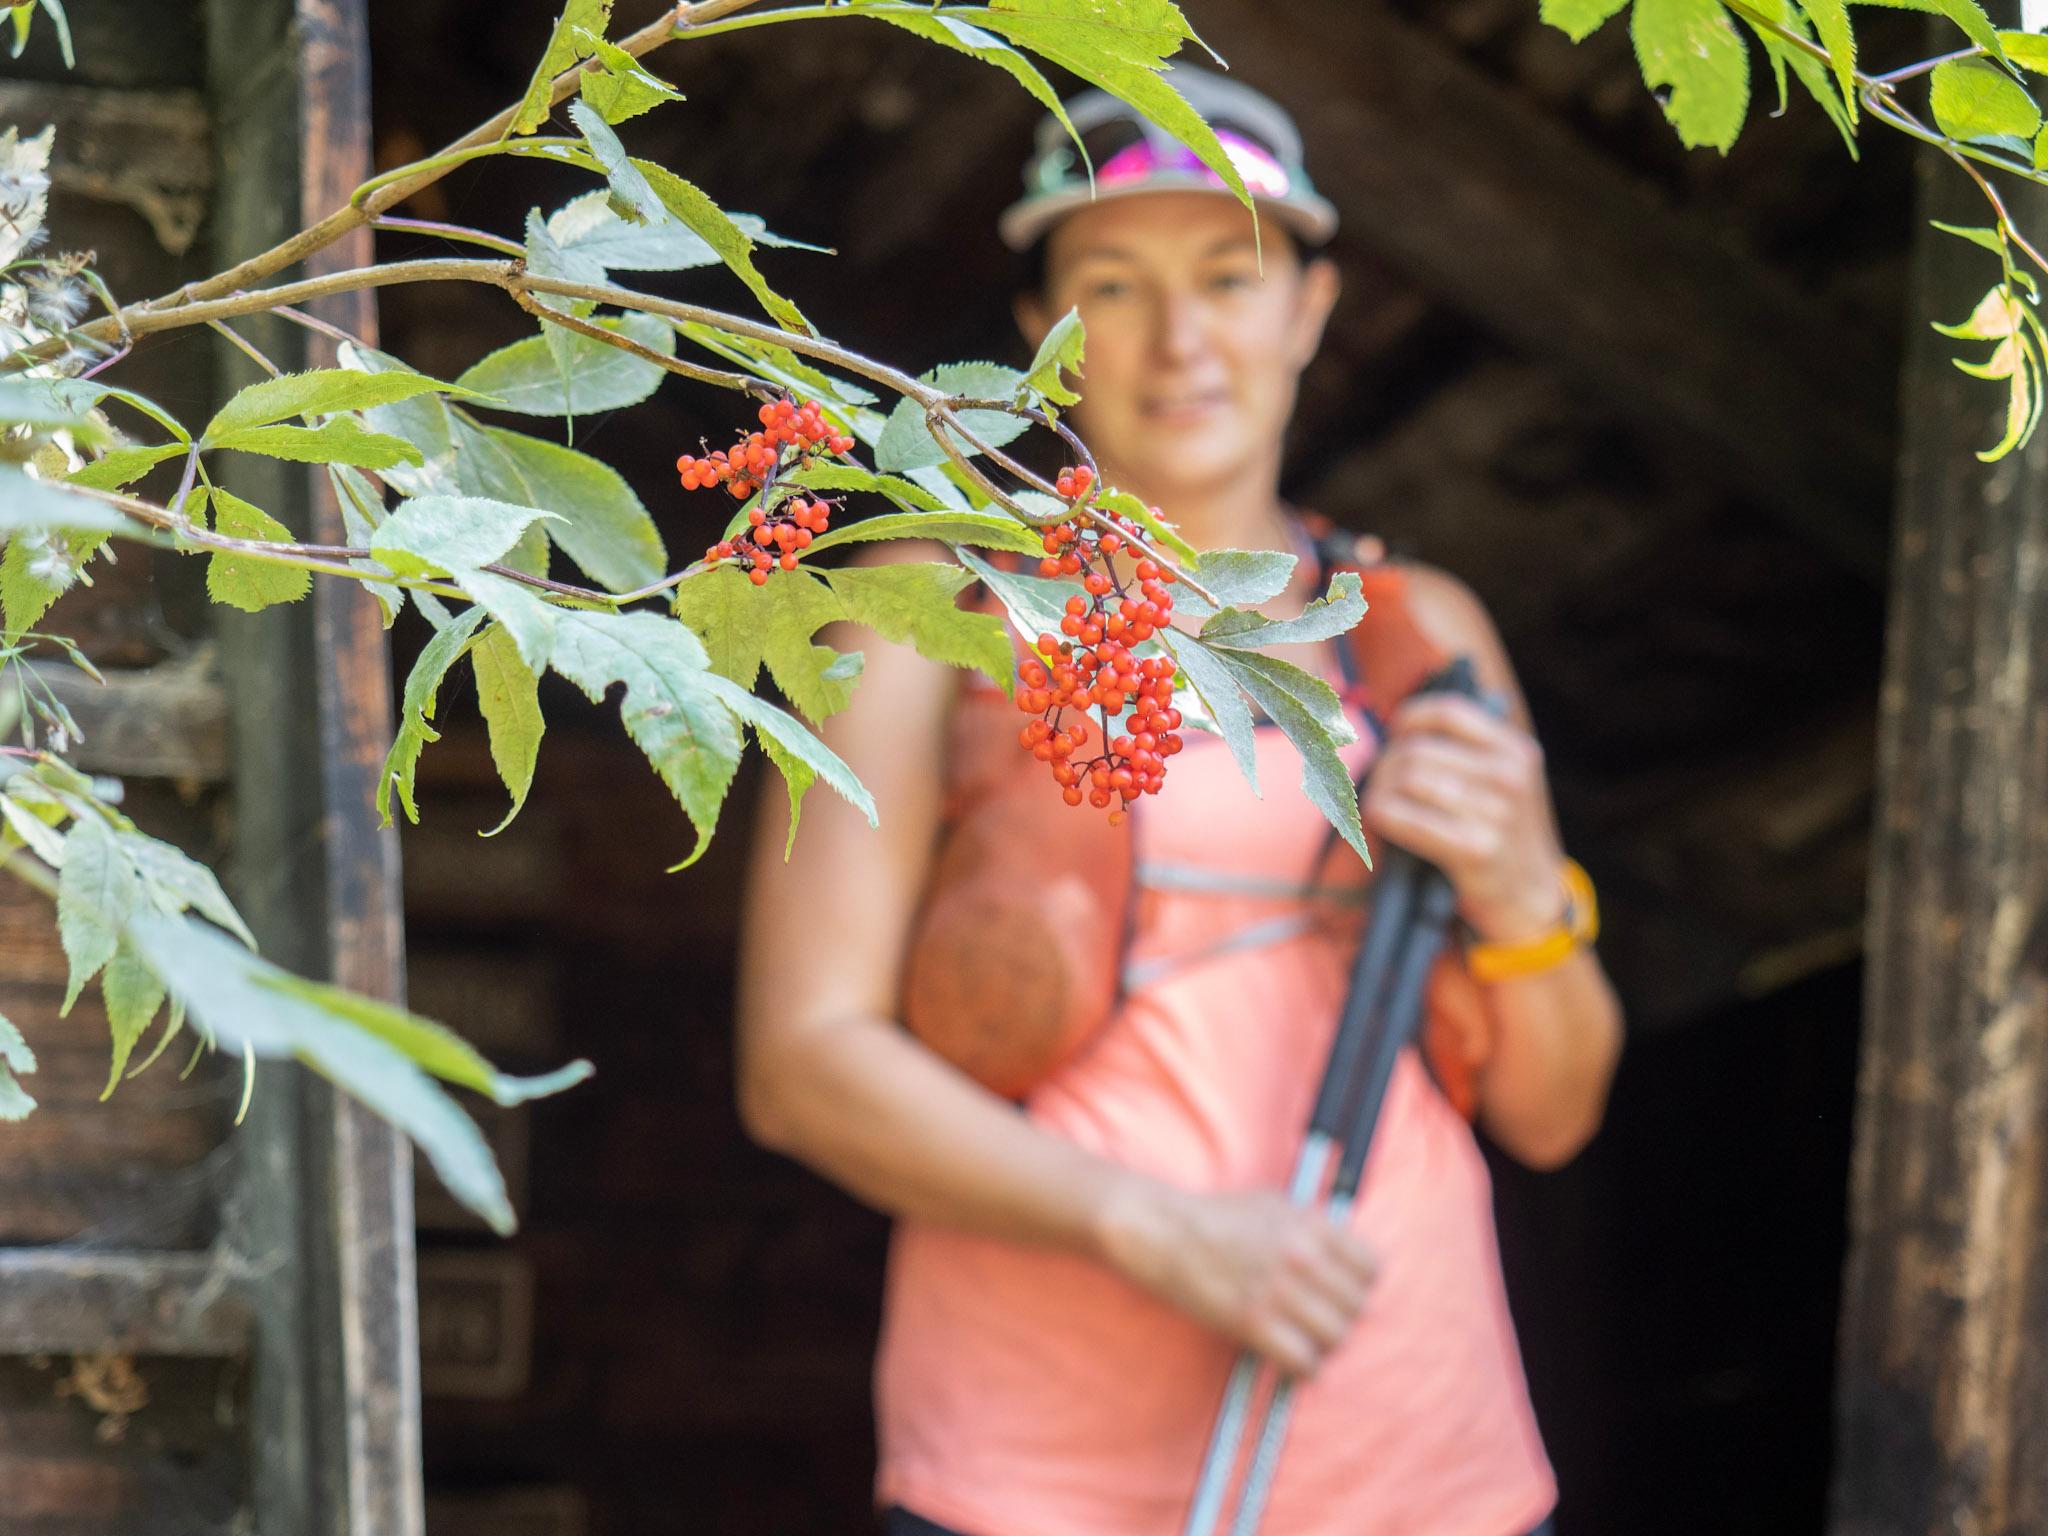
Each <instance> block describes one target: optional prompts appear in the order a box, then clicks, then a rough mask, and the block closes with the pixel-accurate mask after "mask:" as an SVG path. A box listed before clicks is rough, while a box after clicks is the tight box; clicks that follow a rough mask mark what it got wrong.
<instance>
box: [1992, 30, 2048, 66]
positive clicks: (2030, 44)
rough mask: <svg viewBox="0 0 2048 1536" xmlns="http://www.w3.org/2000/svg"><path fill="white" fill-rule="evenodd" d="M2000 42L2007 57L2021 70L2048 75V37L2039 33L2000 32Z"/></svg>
mask: <svg viewBox="0 0 2048 1536" xmlns="http://www.w3.org/2000/svg"><path fill="white" fill-rule="evenodd" d="M1998 41H1999V44H2000V45H2001V46H2002V47H2003V48H2004V49H2005V56H2006V57H2007V58H2008V59H2010V60H2011V61H2012V62H2013V63H2015V64H2017V65H2019V67H2020V68H2021V69H2030V70H2032V71H2033V72H2034V73H2035V74H2037V75H2041V74H2048V37H2043V36H2042V35H2041V34H2040V33H2038V32H2000V33H1999V34H1998Z"/></svg>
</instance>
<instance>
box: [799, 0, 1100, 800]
mask: <svg viewBox="0 0 2048 1536" xmlns="http://www.w3.org/2000/svg"><path fill="white" fill-rule="evenodd" d="M849 14H855V13H853V12H849ZM867 14H869V15H871V16H873V17H874V18H875V19H876V20H878V21H886V22H888V23H889V24H890V25H891V26H894V27H901V28H902V29H903V30H904V31H906V32H914V33H916V34H917V35H918V36H919V37H921V38H924V39H925V40H926V41H927V42H933V43H937V44H939V46H941V47H942V48H951V49H952V50H953V51H954V52H955V53H964V54H966V55H967V56H968V57H969V58H971V59H979V60H981V62H982V63H984V64H989V65H992V66H994V67H995V68H997V69H1000V70H1001V71H1002V72H1003V73H1004V74H1006V75H1008V76H1009V77H1010V78H1011V79H1013V80H1015V81H1016V82H1017V83H1018V84H1019V85H1021V86H1023V87H1024V89H1025V90H1026V91H1028V92H1029V93H1030V94H1031V96H1032V98H1033V99H1034V100H1035V101H1037V103H1038V104H1039V105H1040V106H1042V107H1044V108H1045V110H1046V111H1048V112H1050V113H1051V114H1052V115H1053V116H1054V117H1056V118H1058V119H1059V124H1060V126H1061V127H1062V128H1064V129H1066V130H1067V137H1068V138H1070V139H1072V140H1073V141H1074V147H1075V149H1076V150H1078V151H1079V152H1080V154H1081V156H1082V158H1083V159H1084V160H1085V159H1086V157H1087V153H1088V152H1087V150H1086V149H1085V148H1083V147H1082V145H1081V135H1080V134H1078V133H1076V132H1075V131H1074V124H1073V122H1072V120H1070V119H1069V118H1068V116H1067V107H1066V103H1065V102H1063V101H1061V100H1060V98H1059V92H1057V91H1055V90H1054V89H1053V88H1052V86H1051V84H1050V83H1049V82H1048V81H1047V80H1046V78H1045V76H1044V75H1042V74H1040V73H1039V71H1038V67H1037V66H1036V65H1035V64H1033V63H1032V62H1031V61H1030V60H1029V59H1028V58H1026V57H1025V56H1024V55H1023V54H1021V53H1019V52H1018V51H1017V50H1016V49H1014V48H1012V47H1011V46H1010V45H1009V44H1008V43H1006V42H1004V41H1003V40H1002V39H1001V38H1000V37H997V36H996V35H995V34H994V33H993V32H985V31H983V30H982V29H981V28H980V27H976V26H970V25H969V24H968V23H966V22H964V21H961V20H959V19H958V18H957V17H953V16H948V15H947V14H946V13H945V12H944V11H942V10H931V9H920V8H916V7H912V6H901V7H879V8H877V9H875V10H873V11H870V12H868V13H867ZM792 821H794V817H792ZM794 834H795V828H794V826H792V828H791V835H792V836H794Z"/></svg>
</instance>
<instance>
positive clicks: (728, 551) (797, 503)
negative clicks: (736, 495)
mask: <svg viewBox="0 0 2048 1536" xmlns="http://www.w3.org/2000/svg"><path fill="white" fill-rule="evenodd" d="M747 522H748V523H749V524H750V525H751V526H752V532H750V533H743V534H741V535H740V536H739V537H738V538H736V539H721V540H720V541H719V542H718V543H716V544H714V545H712V546H711V547H710V548H709V549H707V550H705V551H704V563H705V564H706V565H716V564H717V563H718V562H719V561H721V560H737V561H739V562H740V563H741V564H743V565H746V566H748V567H749V570H748V571H747V580H749V581H751V582H752V583H753V584H754V585H755V586H757V587H765V586H766V585H767V584H768V573H769V572H770V571H775V570H783V571H793V570H795V569H796V563H797V552H798V551H799V550H805V549H809V548H810V547H811V540H812V539H814V538H816V537H817V536H818V535H819V534H821V533H823V532H824V531H825V530H826V529H827V528H830V527H831V526H832V507H831V504H830V503H829V502H826V501H806V500H804V499H803V498H802V497H801V496H796V497H792V498H791V499H790V500H788V501H785V502H783V503H782V504H781V505H780V506H778V507H777V508H776V509H775V510H774V511H773V512H767V511H764V510H763V509H762V508H760V507H750V508H749V509H748V510H747Z"/></svg>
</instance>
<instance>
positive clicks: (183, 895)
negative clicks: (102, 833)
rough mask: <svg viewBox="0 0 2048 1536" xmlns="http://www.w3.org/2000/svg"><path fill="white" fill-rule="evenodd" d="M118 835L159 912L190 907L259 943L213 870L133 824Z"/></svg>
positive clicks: (244, 939)
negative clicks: (139, 829)
mask: <svg viewBox="0 0 2048 1536" xmlns="http://www.w3.org/2000/svg"><path fill="white" fill-rule="evenodd" d="M114 837H115V841H116V842H118V843H119V844H120V846H121V852H122V853H123V854H124V855H125V856H126V857H127V860H128V863H129V865H130V866H131V867H132V868H133V869H134V870H135V874H136V878H138V879H139V880H141V882H142V892H143V895H144V896H146V897H147V898H148V899H149V901H150V903H151V904H152V905H153V906H154V907H155V908H156V909H157V910H158V911H159V912H164V913H178V912H182V911H184V910H185V909H186V908H187V907H190V908H192V909H194V910H195V911H197V912H198V913H199V914H200V915H201V916H203V917H205V918H207V919H209V920H210V921H212V922H213V923H214V924H216V925H217V926H219V927H222V928H225V929H227V931H228V932H229V933H232V934H233V935H234V936H235V937H236V938H238V939H240V940H241V941H242V942H243V943H244V944H246V945H247V946H248V947H249V948H251V949H254V948H255V947H256V936H255V935H254V934H252V933H251V932H250V931H249V925H248V924H247V923H245V922H243V921H242V914H241V913H239V912H237V911H236V910H235V905H234V903H233V902H231V901H229V900H228V897H227V892H225V891H223V890H222V889H221V888H220V881H219V880H218V879H216V878H215V876H214V873H213V871H212V870H210V869H208V868H207V867H206V866H205V865H204V864H202V863H200V862H199V861H198V860H197V859H195V858H191V857H189V856H188V855H187V854H186V853H185V852H184V851H183V850H182V849H179V848H175V847H173V846H172V845H171V844H169V843H166V842H160V841H158V840H157V839H156V838H153V837H151V836H149V835H148V834H147V833H144V832H138V831H136V830H135V829H134V828H132V827H128V828H123V829H122V830H121V831H119V832H117V833H115V834H114Z"/></svg>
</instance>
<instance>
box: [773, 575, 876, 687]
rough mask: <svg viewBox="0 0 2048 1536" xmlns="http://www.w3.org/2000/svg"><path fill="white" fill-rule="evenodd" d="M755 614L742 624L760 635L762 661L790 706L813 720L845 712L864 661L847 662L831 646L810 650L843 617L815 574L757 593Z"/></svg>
mask: <svg viewBox="0 0 2048 1536" xmlns="http://www.w3.org/2000/svg"><path fill="white" fill-rule="evenodd" d="M746 585H747V589H748V591H749V592H750V593H751V594H752V596H753V598H754V603H753V611H752V613H750V614H748V615H747V616H746V620H747V621H748V622H750V623H751V624H752V625H754V626H755V627H756V628H757V629H758V631H759V633H760V645H761V659H762V660H763V661H765V662H767V663H768V673H769V675H770V676H771V677H773V678H774V679H775V686H776V687H778V688H780V689H781V690H782V692H783V695H784V697H786V698H787V699H788V700H789V702H790V703H792V704H794V705H795V706H796V707H797V709H798V710H799V711H800V712H801V713H803V714H805V715H807V716H809V717H810V718H811V719H813V720H824V719H827V718H829V717H830V716H832V715H835V714H837V713H838V712H839V711H840V710H842V709H844V708H846V705H847V701H848V700H850V699H851V698H852V697H853V685H854V682H855V681H856V680H857V679H858V678H859V676H860V668H861V666H862V664H863V663H864V661H865V658H864V657H862V656H860V654H859V653H858V652H855V653H853V656H852V659H851V661H849V658H848V657H847V656H846V655H843V654H841V653H840V652H838V651H835V650H833V649H832V648H831V647H830V646H826V645H814V644H812V642H811V636H813V635H814V634H816V633H817V632H818V631H819V630H820V629H823V628H824V627H825V626H826V625H827V624H831V623H833V622H835V621H837V620H839V619H843V618H844V617H846V613H845V610H844V608H843V607H842V606H841V604H840V602H839V599H838V597H837V596H836V595H835V594H834V593H833V591H832V590H831V588H829V587H827V586H826V585H825V584H824V582H823V581H822V580H820V579H819V577H818V575H817V574H816V573H815V572H812V571H810V570H806V569H802V568H799V569H797V570H795V571H791V572H789V573H788V574H786V575H780V576H777V577H776V579H775V580H773V581H771V582H769V583H768V585H767V586H765V587H762V588H759V589H758V590H757V589H755V588H754V587H753V585H752V583H747V584H746Z"/></svg>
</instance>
